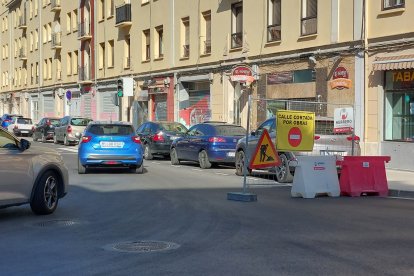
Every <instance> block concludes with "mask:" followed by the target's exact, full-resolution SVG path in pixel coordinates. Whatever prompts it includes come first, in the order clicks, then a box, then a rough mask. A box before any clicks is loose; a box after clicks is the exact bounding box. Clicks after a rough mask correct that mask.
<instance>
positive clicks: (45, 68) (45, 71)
mask: <svg viewBox="0 0 414 276" xmlns="http://www.w3.org/2000/svg"><path fill="white" fill-rule="evenodd" d="M47 75H48V74H47V59H45V60H43V79H44V80H46V79H47Z"/></svg>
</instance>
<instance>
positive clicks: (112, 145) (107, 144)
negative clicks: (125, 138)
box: [99, 141, 124, 149]
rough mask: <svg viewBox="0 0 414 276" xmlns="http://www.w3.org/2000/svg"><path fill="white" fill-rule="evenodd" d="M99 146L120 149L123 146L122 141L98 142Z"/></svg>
mask: <svg viewBox="0 0 414 276" xmlns="http://www.w3.org/2000/svg"><path fill="white" fill-rule="evenodd" d="M99 144H100V145H101V148H105V149H120V148H123V147H124V142H106V141H105V142H100V143H99Z"/></svg>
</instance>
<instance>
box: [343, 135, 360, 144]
mask: <svg viewBox="0 0 414 276" xmlns="http://www.w3.org/2000/svg"><path fill="white" fill-rule="evenodd" d="M346 140H348V141H352V140H354V141H355V143H359V140H360V139H359V136H357V135H354V136H352V135H351V136H348V137H346Z"/></svg>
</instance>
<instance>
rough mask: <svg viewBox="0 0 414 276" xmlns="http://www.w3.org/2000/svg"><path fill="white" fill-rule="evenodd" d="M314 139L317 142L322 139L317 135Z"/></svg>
mask: <svg viewBox="0 0 414 276" xmlns="http://www.w3.org/2000/svg"><path fill="white" fill-rule="evenodd" d="M313 138H314V139H315V141H316V140H319V139H321V136H319V135H315V136H314V137H313Z"/></svg>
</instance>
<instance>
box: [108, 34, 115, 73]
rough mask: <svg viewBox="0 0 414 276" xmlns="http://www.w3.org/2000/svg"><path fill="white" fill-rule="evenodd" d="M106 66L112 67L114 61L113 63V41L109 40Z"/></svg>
mask: <svg viewBox="0 0 414 276" xmlns="http://www.w3.org/2000/svg"><path fill="white" fill-rule="evenodd" d="M108 48H109V49H108V67H109V68H111V67H114V63H115V57H114V55H115V52H114V41H113V40H110V41H108Z"/></svg>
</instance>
